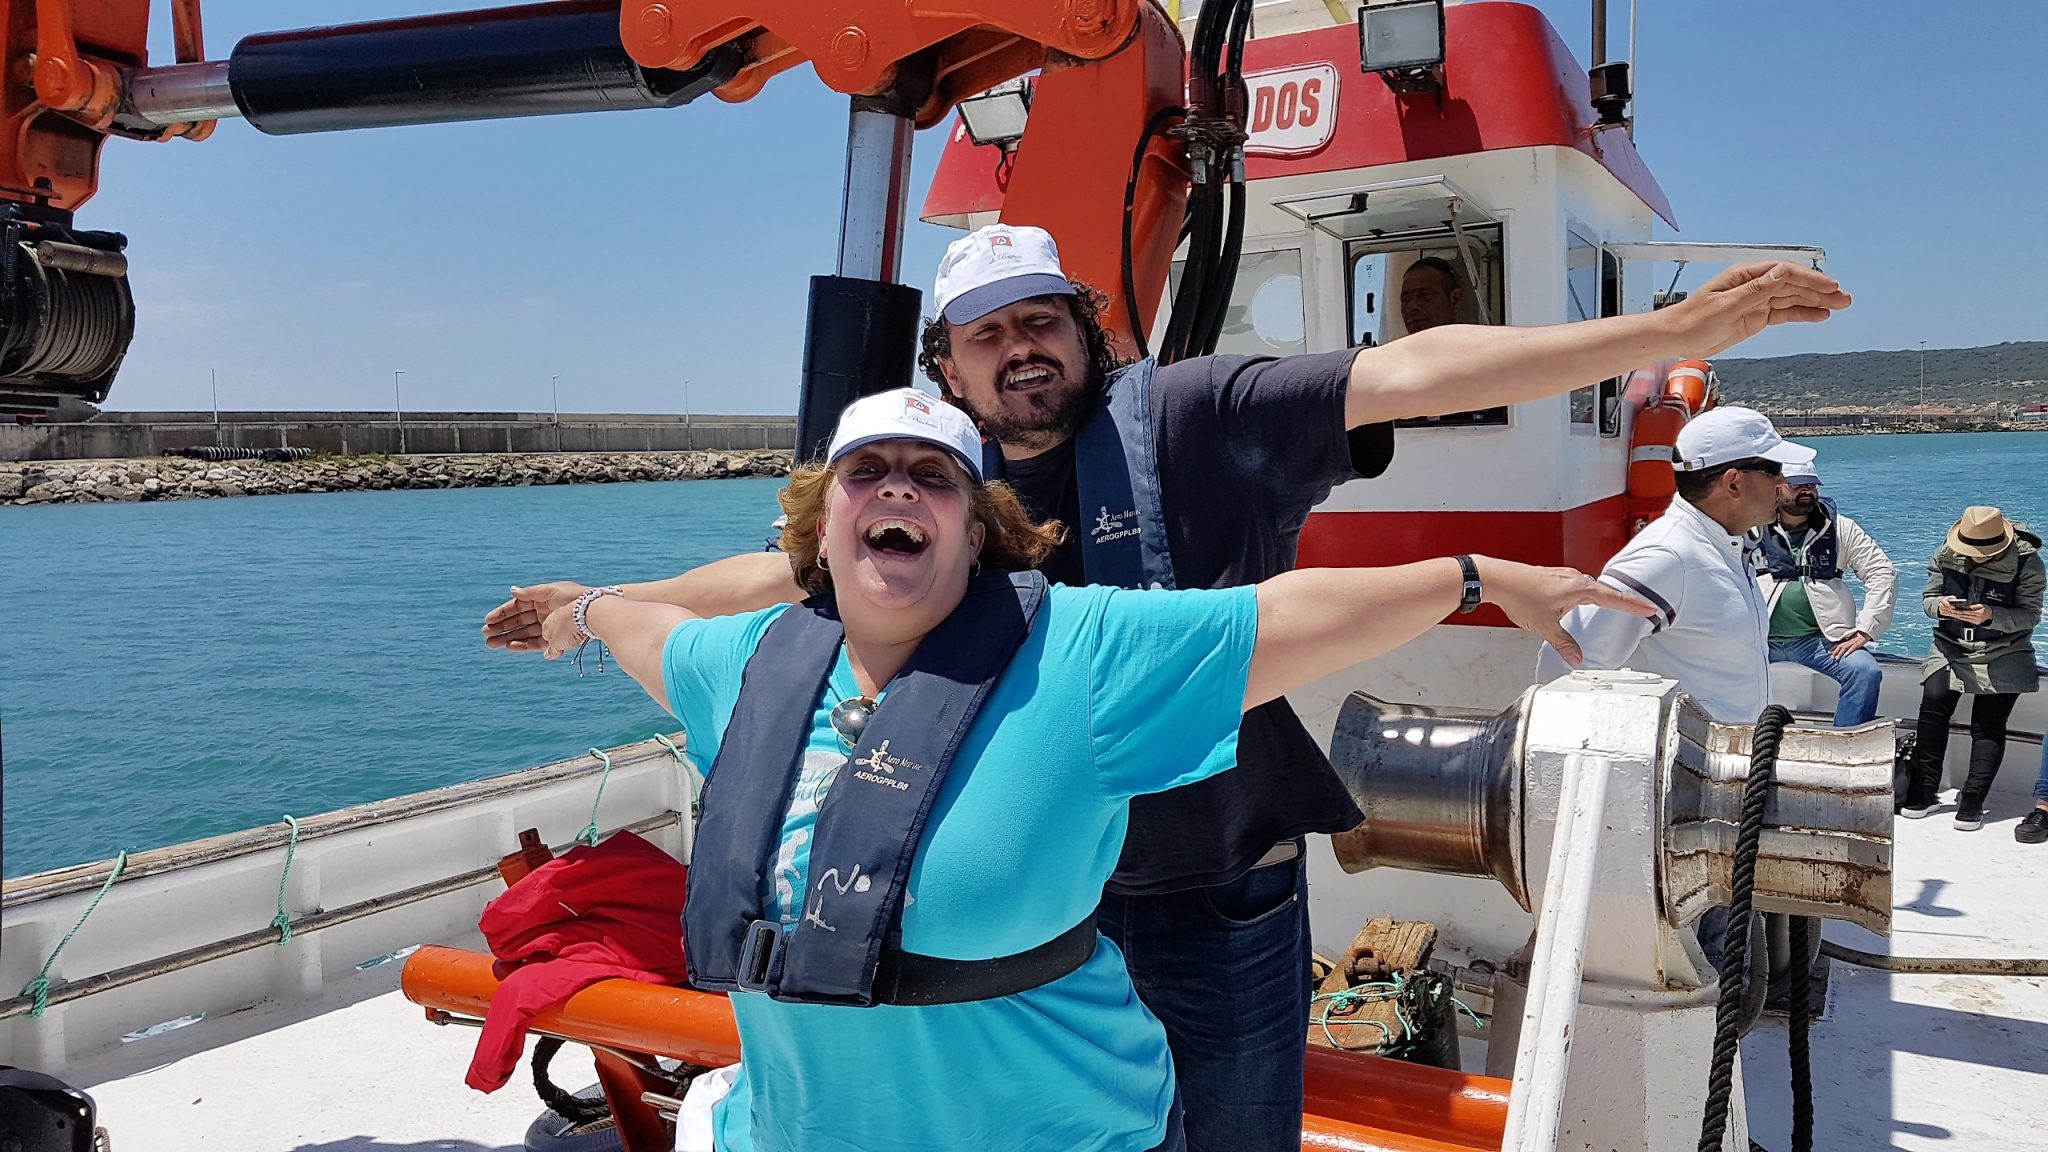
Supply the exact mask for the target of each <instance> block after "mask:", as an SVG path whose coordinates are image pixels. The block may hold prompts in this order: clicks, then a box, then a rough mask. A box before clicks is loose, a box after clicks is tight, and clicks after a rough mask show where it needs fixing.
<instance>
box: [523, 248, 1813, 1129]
mask: <svg viewBox="0 0 2048 1152" xmlns="http://www.w3.org/2000/svg"><path fill="white" fill-rule="evenodd" d="M936 287H937V291H936V301H935V303H936V304H937V307H938V313H939V314H938V316H936V317H935V318H933V319H932V320H931V321H929V322H928V323H927V325H926V327H925V330H924V333H923V339H922V346H921V350H920V356H919V364H920V366H921V367H923V369H924V371H925V372H926V374H927V375H929V376H930V377H931V379H932V381H933V382H934V383H936V384H937V385H938V386H939V388H940V390H941V392H942V393H943V394H944V395H945V396H946V398H947V399H949V400H952V401H953V402H954V403H956V404H958V405H959V406H960V407H962V408H963V409H965V410H966V411H967V412H968V413H969V414H970V415H972V416H973V417H974V419H975V421H976V423H977V425H978V426H979V427H980V429H981V431H982V433H983V434H984V435H985V436H987V437H988V438H989V441H990V446H991V451H990V453H989V455H990V461H989V462H990V464H991V465H992V466H995V467H998V468H1000V470H1001V474H1002V475H1003V476H1004V477H1005V478H1006V479H1007V480H1008V482H1009V483H1010V484H1011V485H1012V486H1013V487H1014V488H1016V489H1017V491H1018V492H1019V494H1020V495H1021V496H1022V497H1023V499H1024V501H1025V503H1026V504H1027V505H1028V506H1029V507H1030V509H1031V510H1032V512H1033V513H1035V514H1036V515H1038V516H1040V517H1043V518H1049V519H1057V520H1059V521H1061V522H1062V523H1064V524H1066V525H1067V526H1068V529H1069V533H1068V540H1067V542H1066V544H1065V545H1063V546H1062V547H1061V549H1060V550H1059V551H1057V552H1055V553H1054V555H1053V556H1052V557H1051V558H1049V559H1048V560H1047V561H1046V562H1045V564H1044V565H1042V570H1043V571H1044V572H1045V574H1046V576H1047V577H1048V578H1049V579H1051V580H1053V581H1056V582H1063V583H1068V584H1085V583H1090V582H1091V581H1090V579H1089V573H1088V572H1087V571H1086V568H1085V564H1084V558H1085V556H1086V555H1087V553H1088V546H1089V544H1090V543H1091V542H1096V543H1099V542H1100V541H1101V540H1105V539H1110V538H1113V537H1115V536H1118V535H1122V534H1125V533H1124V532H1123V529H1122V525H1123V524H1124V522H1125V521H1124V520H1123V515H1128V514H1127V513H1122V511H1121V510H1116V511H1113V510H1112V509H1110V508H1109V507H1108V506H1107V505H1106V504H1105V505H1103V506H1101V507H1099V508H1096V507H1088V506H1084V505H1083V503H1082V497H1081V492H1080V490H1081V487H1082V485H1081V484H1080V483H1079V472H1080V466H1079V461H1078V460H1077V455H1078V450H1077V444H1078V443H1079V434H1080V433H1081V430H1082V429H1083V427H1084V425H1086V424H1087V423H1088V422H1089V421H1090V420H1091V418H1096V417H1097V416H1098V413H1099V412H1100V411H1101V410H1102V409H1103V407H1104V403H1103V399H1104V396H1105V390H1106V389H1107V388H1108V386H1109V385H1110V384H1111V382H1112V381H1113V380H1122V379H1123V377H1121V376H1119V375H1118V374H1119V373H1120V372H1123V371H1127V370H1128V371H1143V372H1146V373H1148V375H1147V377H1146V379H1148V380H1149V392H1148V393H1145V394H1146V395H1147V403H1146V405H1145V408H1146V410H1145V411H1144V412H1143V413H1141V414H1140V415H1139V417H1138V419H1140V420H1142V421H1143V423H1144V424H1145V425H1146V426H1147V427H1148V429H1149V432H1150V444H1149V447H1150V449H1151V465H1152V467H1151V468H1150V469H1148V470H1147V471H1148V474H1149V476H1150V477H1152V478H1156V479H1155V482H1156V488H1157V492H1156V495H1157V498H1158V499H1157V503H1158V509H1159V511H1160V512H1161V513H1162V514H1163V520H1164V535H1165V537H1166V539H1165V541H1164V544H1165V546H1166V549H1167V550H1170V553H1171V572H1172V577H1173V582H1174V584H1175V585H1176V586H1178V587H1182V588H1224V587H1235V586H1238V585H1244V584H1254V583H1257V582H1259V581H1261V580H1264V579H1266V578H1268V577H1271V576H1274V575H1276V574H1278V573H1280V572H1283V571H1285V570H1287V569H1288V568H1291V567H1292V566H1293V564H1294V557H1295V545H1296V542H1297V541H1298V539H1299V537H1300V534H1301V528H1302V525H1303V523H1304V522H1305V521H1306V520H1307V518H1308V514H1309V510H1310V509H1311V508H1313V507H1314V506H1315V505H1316V504H1317V503H1319V502H1321V501H1322V499H1323V498H1324V497H1325V496H1326V495H1328V493H1329V491H1330V489H1331V488H1332V487H1334V486H1335V485H1337V484H1340V483H1343V482H1345V481H1347V480H1351V479H1354V478H1358V477H1361V476H1363V477H1371V476H1376V475H1378V474H1379V473H1381V472H1382V471H1384V470H1385V469H1386V467H1387V466H1388V464H1389V463H1390V461H1391V460H1392V458H1393V452H1394V442H1393V421H1395V420H1398V419H1405V418H1410V417H1420V416H1432V415H1441V414H1444V413H1449V412H1459V411H1467V410H1471V409H1477V408H1489V407H1494V406H1496V405H1509V404H1517V403H1522V402H1524V401H1529V400H1537V399H1541V398H1544V397H1547V396H1554V395H1559V394H1562V393H1565V392H1568V391H1570V390H1572V389H1574V388H1578V387H1582V386H1584V385H1585V384H1587V383H1589V382H1591V381H1595V380H1603V379H1607V378H1609V377H1612V376H1618V375H1621V374H1623V373H1626V372H1628V371H1631V370H1633V369H1635V368H1637V367H1641V366H1644V365H1647V364H1651V363H1654V362H1656V361H1658V360H1661V359H1667V358H1701V357H1706V356H1710V355H1713V354H1715V353H1717V352H1719V351H1721V350H1722V349H1724V348H1727V347H1728V346H1730V345H1732V344H1735V343H1737V342H1739V341H1741V340H1743V339H1745V338H1747V337H1749V336H1751V335H1754V334H1755V333H1757V332H1759V331H1761V330H1763V329H1764V328H1765V327H1767V326H1768V325H1771V324H1776V323H1782V322H1785V321H1794V320H1820V319H1824V318H1825V317H1826V316H1827V315H1829V313H1830V312H1832V311H1833V310H1834V309H1836V308H1840V307H1844V306H1846V305H1847V304H1848V302H1849V298H1848V296H1847V295H1846V294H1845V293H1843V292H1841V290H1840V288H1839V286H1838V285H1837V284H1836V283H1835V282H1834V281H1833V280H1832V279H1830V278H1829V277H1827V276H1824V275H1822V274H1821V273H1819V272H1817V271H1814V270H1811V269H1803V268H1800V267H1798V266H1796V265H1792V264H1782V263H1781V264H1752V265H1744V266H1741V267H1737V268H1731V269H1729V270H1728V271H1727V272H1724V273H1723V274H1722V275H1720V276H1719V277H1716V278H1715V279H1714V280H1712V281H1709V282H1708V283H1707V285H1706V286H1705V287H1703V288H1702V289H1701V290H1700V291H1699V292H1697V293H1695V294H1694V295H1693V296H1692V297H1690V298H1689V299H1687V300H1686V301H1684V302H1683V303H1681V304H1678V305H1674V306H1672V307H1670V308H1666V309H1663V310H1661V311H1658V312H1654V313H1645V314H1639V315H1632V316H1619V317H1612V318H1608V319H1601V320H1589V321H1584V322H1581V323H1577V324H1566V325H1557V326H1553V327H1539V328H1530V327H1487V326H1483V325H1457V324H1451V325H1443V326H1440V327H1437V328H1432V329H1430V330H1429V331H1426V332H1419V333H1416V334H1414V335H1411V336H1408V337H1406V338H1404V339H1402V340H1399V341H1395V342H1393V343H1390V344H1386V345H1381V346H1378V347H1371V348H1360V349H1348V350H1345V351H1341V352H1327V353H1317V354H1309V355H1301V356H1289V357H1281V358H1274V357H1257V356H1203V357H1197V358H1194V359H1190V360H1183V361H1180V362H1177V363H1174V364H1167V365H1153V364H1152V363H1151V362H1149V361H1146V362H1140V363H1139V364H1138V365H1135V366H1130V367H1129V368H1128V369H1127V368H1126V367H1125V366H1124V365H1122V364H1120V362H1119V361H1118V359H1117V357H1116V355H1115V352H1114V350H1113V348H1112V345H1111V342H1110V339H1109V337H1108V335H1107V333H1106V332H1105V331H1104V329H1103V327H1102V324H1101V311H1102V308H1103V306H1104V297H1103V296H1102V295H1101V294H1100V293H1099V292H1096V291H1094V290H1092V289H1090V288H1088V287H1087V286H1085V285H1082V284H1079V283H1077V282H1073V281H1070V280H1068V279H1067V278H1066V276H1065V275H1064V273H1063V272H1062V271H1061V270H1060V266H1059V256H1058V251H1057V249H1056V247H1055V246H1054V244H1053V240H1052V237H1051V236H1050V235H1048V234H1047V233H1046V232H1045V231H1044V230H1042V229H1038V228H1032V227H1022V226H1011V225H1003V224H996V225H990V226H988V227H985V228H981V229H978V230H976V231H975V232H973V233H971V234H969V235H968V236H965V237H963V238H961V239H960V240H957V241H955V242H954V243H953V245H952V246H951V248H949V249H948V251H947V254H946V257H945V259H944V260H943V261H942V262H941V264H940V269H939V275H938V283H937V286H936ZM1091 534H1092V535H1091ZM623 589H624V592H625V594H626V595H627V596H630V597H633V598H636V599H647V600H660V601H664V602H668V603H674V604H680V605H683V606H684V607H687V608H689V609H691V610H692V611H694V612H696V613H698V614H699V615H719V614H725V613H731V612H741V611H751V610H754V609H758V608H763V607H766V606H768V605H771V604H775V603H781V602H784V601H793V600H799V599H801V598H802V597H803V593H802V591H801V590H800V589H799V588H798V587H797V585H796V583H795V582H794V580H793V579H792V578H791V575H790V570H789V566H788V564H787V563H786V562H784V561H783V559H782V558H781V557H780V556H778V555H776V554H774V553H749V554H745V555H741V556H735V557H732V558H730V559H727V560H721V561H718V562H717V563H714V564H709V565H705V566H704V567H701V568H698V569H695V570H692V571H690V572H686V573H684V574H682V575H681V576H677V577H673V578H670V579H668V580H662V581H656V582H652V583H647V584H637V585H634V584H629V585H624V586H623ZM584 590H585V587H584V586H583V585H580V584H575V583H570V582H565V581H564V582H554V583H550V584H544V585H538V586H533V587H525V588H515V589H514V590H513V598H512V599H511V600H509V601H507V602H506V603H505V604H503V605H500V606H499V607H498V608H497V609H495V610H494V611H493V612H492V613H491V614H490V616H488V617H487V618H486V621H485V626H484V633H485V637H486V642H487V643H489V644H491V645H492V646H494V647H504V648H508V649H510V650H513V651H539V650H540V649H541V648H542V647H543V644H542V642H541V640H540V625H541V621H543V620H545V619H546V618H547V616H548V615H549V614H550V613H551V612H554V611H556V610H558V609H560V608H562V607H563V606H565V605H567V604H569V603H570V602H571V601H573V600H574V599H575V598H576V597H577V596H578V595H580V594H581V593H582V592H583V591H584ZM1362 819H1363V817H1362V816H1361V814H1360V813H1359V811H1358V808H1357V806H1356V805H1355V804H1354V803H1353V802H1352V800H1351V797H1350V796H1349V794H1348V793H1347V792H1346V791H1345V789H1344V786H1343V784H1342V783H1341V782H1340V781H1339V780H1338V779H1337V777H1336V774H1335V773H1334V772H1333V771H1332V770H1331V769H1330V766H1329V763H1328V761H1327V760H1326V759H1325V758H1324V756H1323V754H1322V752H1321V750H1320V749H1319V748H1318V747H1317V746H1316V744H1315V742H1314V741H1313V740H1312V739H1311V738H1310V736H1309V735H1308V732H1307V731H1306V730H1305V729H1304V728H1303V727H1302V724H1301V721H1300V720H1299V719H1297V718H1296V717H1295V715H1294V713H1293V711H1292V709H1290V708H1289V707H1288V706H1287V703H1286V701H1284V700H1279V701H1274V702H1273V703H1270V704H1267V705H1264V706H1262V707H1260V708H1257V709H1254V710H1253V711H1251V712H1248V713H1246V714H1245V718H1244V724H1243V727H1242V728H1241V729H1240V732H1239V738H1238V767H1237V769H1236V770H1234V771H1230V772H1223V773H1219V774H1217V775H1216V776H1213V777H1211V778H1209V779H1207V780H1204V781H1201V782H1200V783H1197V784H1193V785H1189V786H1187V787H1183V788H1179V789H1175V790H1173V791H1171V792H1166V793H1161V794H1158V795H1154V796H1142V797H1139V798H1138V799H1137V800H1136V801H1135V802H1134V803H1133V804H1132V808H1131V821H1130V829H1129V832H1128V835H1127V837H1126V839H1125V843H1124V848H1123V855H1122V859H1121V861H1120V864H1119V866H1118V870H1117V872H1116V874H1115V876H1114V878H1113V879H1112V881H1111V883H1110V886H1109V889H1108V891H1107V892H1106V893H1105V895H1104V900H1103V904H1102V908H1101V910H1100V913H1099V915H1098V923H1099V927H1100V928H1101V931H1102V933H1103V935H1105V936H1107V937H1108V938H1109V939H1110V940H1112V941H1114V942H1115V943H1116V945H1117V946H1118V947H1119V948H1120V949H1121V950H1122V952H1123V954H1124V958H1125V961H1126V963H1127V964H1128V965H1129V968H1130V971H1131V976H1132V979H1133V982H1134V983H1135V985H1136V987H1137V989H1138V994H1139V996H1140V997H1141V998H1142V999H1143V1000H1144V1001H1145V1004H1146V1005H1147V1007H1149V1008H1150V1009H1151V1010H1152V1012H1153V1014H1154V1015H1156V1016H1158V1017H1159V1018H1160V1020H1161V1022H1162V1023H1163V1024H1164V1025H1165V1027H1166V1031H1167V1038H1168V1041H1169V1043H1170V1045H1171V1048H1172V1051H1173V1059H1174V1067H1175V1072H1176V1074H1177V1076H1178V1080H1179V1086H1180V1095H1181V1101H1182V1104H1183V1107H1184V1118H1185V1130H1186V1136H1187V1147H1188V1148H1189V1149H1190V1150H1191V1152H1280V1150H1282V1149H1297V1148H1299V1147H1300V1140H1301V1111H1302V1098H1303V1049H1304V1047H1305V1044H1306V1036H1307V1032H1308V1006H1309V993H1310V977H1309V961H1310V955H1311V952H1310V941H1309V933H1308V900H1307V871H1306V866H1305V860H1304V857H1303V837H1304V836H1306V835H1307V834H1309V833H1332V832H1339V831H1344V830H1347V829H1349V828H1352V827H1354V826H1356V825H1357V824H1358V823H1359V822H1360V821H1361V820H1362Z"/></svg>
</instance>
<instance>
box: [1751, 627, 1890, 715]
mask: <svg viewBox="0 0 2048 1152" xmlns="http://www.w3.org/2000/svg"><path fill="white" fill-rule="evenodd" d="M1834 647H1835V646H1834V645H1833V644H1831V643H1829V642H1828V639H1827V637H1825V636H1807V637H1804V638H1802V639H1799V640H1773V641H1771V660H1772V662H1773V663H1779V664H1804V665H1805V666H1806V667H1808V668H1811V669H1813V670H1814V671H1815V672H1818V673H1820V674H1821V675H1823V676H1826V677H1828V678H1829V679H1831V680H1833V681H1834V682H1835V683H1837V684H1840V685H1841V686H1842V694H1841V696H1840V697H1839V698H1837V699H1836V701H1835V727H1837V728H1854V727H1855V726H1857V725H1858V724H1868V723H1870V722H1871V721H1872V720H1875V719H1877V690H1878V687H1879V686H1880V685H1882V684H1883V683H1884V673H1883V672H1882V671H1880V670H1879V669H1878V667H1877V657H1875V656H1872V655H1871V654H1870V649H1869V648H1858V649H1857V650H1856V651H1854V652H1851V653H1849V658H1848V659H1846V660H1837V659H1835V658H1834V656H1833V655H1832V652H1833V650H1834Z"/></svg>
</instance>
